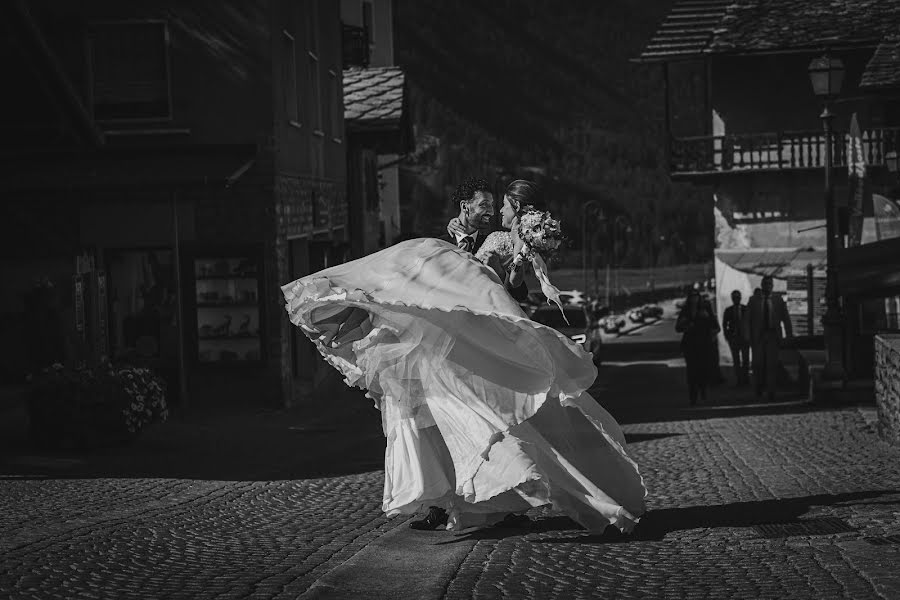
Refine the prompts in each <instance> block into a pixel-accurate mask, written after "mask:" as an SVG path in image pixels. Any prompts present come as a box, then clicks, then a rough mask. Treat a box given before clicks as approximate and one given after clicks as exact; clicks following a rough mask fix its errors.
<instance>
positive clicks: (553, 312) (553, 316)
mask: <svg viewBox="0 0 900 600" xmlns="http://www.w3.org/2000/svg"><path fill="white" fill-rule="evenodd" d="M563 311H565V313H566V319H568V320H569V323H568V325H567V324H566V322H565V321H564V320H563V316H562V314H561V313H560V312H559V309H558V308H546V309H541V310H538V311H537V312H535V313H534V315H532V317H531V318H532V319H533V320H534V321H536V322H538V323H540V324H542V325H546V326H547V327H552V328H554V329H559V328H560V327H576V328H579V329H583V328H585V327H587V321H586V320H585V318H584V311H583V310H581V309H580V308H564V309H563Z"/></svg>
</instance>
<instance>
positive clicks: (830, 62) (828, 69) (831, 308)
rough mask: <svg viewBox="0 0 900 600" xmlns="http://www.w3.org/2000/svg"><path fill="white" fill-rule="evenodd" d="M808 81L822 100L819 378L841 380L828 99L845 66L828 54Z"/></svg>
mask: <svg viewBox="0 0 900 600" xmlns="http://www.w3.org/2000/svg"><path fill="white" fill-rule="evenodd" d="M809 80H810V83H812V88H813V93H814V94H815V95H816V96H817V97H819V98H820V99H821V100H822V103H823V105H824V108H823V110H822V114H821V115H820V117H821V119H822V127H823V129H824V133H825V165H824V166H825V232H826V234H825V235H826V237H827V246H826V263H827V264H826V270H825V276H826V284H825V302H826V309H825V316H824V318H823V319H822V325H823V327H824V333H825V356H826V361H827V364H826V365H825V369H824V370H823V373H822V376H823V377H824V378H825V379H830V380H838V379H844V360H843V333H844V332H843V319H842V317H841V305H840V300H839V296H838V273H837V257H838V253H839V252H840V248H841V237H840V231H839V230H838V227H837V212H836V209H835V205H834V184H833V182H832V173H831V171H832V156H831V154H832V144H833V141H834V140H833V139H832V137H833V136H832V121H833V120H834V113H832V112H831V100H832V99H833V98H834V97H836V96H837V95H838V94H840V92H841V84H842V83H843V81H844V63H843V62H841V60H840V59H839V58H832V57H831V56H830V55H829V54H828V53H827V52H826V53H825V55H824V56H821V57H819V58H814V59H813V60H812V61H811V62H810V63H809Z"/></svg>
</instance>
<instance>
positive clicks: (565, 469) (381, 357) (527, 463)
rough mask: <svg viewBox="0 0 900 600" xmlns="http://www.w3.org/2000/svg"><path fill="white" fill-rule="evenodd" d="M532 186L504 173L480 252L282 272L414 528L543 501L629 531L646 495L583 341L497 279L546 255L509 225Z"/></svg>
mask: <svg viewBox="0 0 900 600" xmlns="http://www.w3.org/2000/svg"><path fill="white" fill-rule="evenodd" d="M517 183H527V184H528V185H525V186H522V185H516V184H517ZM510 192H512V193H510ZM535 192H536V189H535V186H534V184H531V183H530V182H513V184H511V185H510V188H509V189H508V192H507V194H505V196H504V199H503V208H502V210H501V215H502V225H503V227H504V228H506V229H507V230H508V231H503V232H495V233H492V234H491V235H489V236H488V238H487V239H485V240H484V243H483V244H482V246H481V248H480V249H479V250H478V254H477V257H475V256H473V255H472V254H470V253H469V252H466V251H465V250H462V249H460V248H458V247H456V246H454V245H453V244H451V243H449V242H445V241H442V240H438V239H431V238H423V239H414V240H409V241H406V242H401V243H399V244H396V245H394V246H391V247H389V248H387V249H385V250H382V251H380V252H376V253H374V254H371V255H369V256H365V257H363V258H360V259H358V260H355V261H351V262H349V263H345V264H342V265H337V266H334V267H331V268H328V269H325V270H323V271H320V272H318V273H314V274H312V275H308V276H306V277H303V278H301V279H298V280H296V281H294V282H292V283H289V284H287V285H285V286H283V287H282V292H283V293H284V296H285V299H286V302H287V304H286V309H287V312H288V314H289V315H290V318H291V321H292V322H293V323H294V324H295V325H297V326H299V327H300V328H301V329H302V330H303V331H304V333H306V335H307V336H308V337H309V338H310V340H312V342H313V343H314V344H315V345H316V348H317V349H318V350H319V352H320V353H321V354H322V356H323V357H324V358H325V360H326V361H328V362H329V363H330V364H331V365H332V366H333V367H335V368H336V369H338V370H339V371H340V372H341V373H342V374H343V375H344V377H345V383H347V384H348V385H351V386H356V387H360V388H363V389H365V390H367V394H366V395H367V396H368V397H369V398H371V399H372V400H374V402H375V406H376V407H377V408H378V409H379V410H380V411H381V418H382V427H383V430H384V434H385V437H386V438H387V446H386V449H385V482H384V497H383V504H382V508H383V510H384V511H385V513H387V514H388V515H396V514H413V513H416V512H419V511H421V510H424V509H425V508H426V507H430V512H429V514H428V517H426V518H425V519H423V520H421V521H415V522H413V524H412V525H411V526H413V527H415V528H417V529H435V528H437V527H439V526H442V525H443V524H444V523H446V528H447V529H450V530H460V529H465V528H468V527H473V526H487V525H491V524H498V523H501V522H504V523H510V522H512V523H514V522H515V520H516V518H517V516H518V515H520V514H521V513H524V512H525V511H527V510H528V509H529V508H532V507H536V506H542V505H546V504H552V505H553V507H554V508H556V509H558V510H561V511H563V512H565V513H566V514H567V515H568V516H570V517H571V518H572V519H574V520H575V521H577V522H578V523H580V524H581V525H582V526H584V527H585V528H587V529H589V530H592V531H598V532H599V531H603V530H604V529H605V528H606V527H607V526H609V525H613V526H615V527H616V528H618V529H619V530H621V531H623V532H628V531H631V530H632V529H633V527H634V526H635V524H636V523H637V522H638V520H639V519H640V516H641V515H642V514H643V512H644V510H645V506H644V497H645V496H646V488H645V487H644V482H643V479H642V478H641V476H640V474H639V472H638V467H637V465H636V464H635V462H634V461H633V460H632V459H631V458H630V457H629V456H628V454H627V453H626V450H625V438H624V435H623V434H622V431H621V428H620V427H619V425H618V424H617V423H616V421H615V420H614V419H613V418H612V416H610V415H609V413H607V412H606V411H605V410H604V409H603V408H602V407H601V406H600V405H599V404H598V403H597V402H596V400H594V399H593V398H592V397H591V396H590V395H589V394H588V393H587V392H586V390H587V388H588V387H589V386H590V385H591V384H592V383H593V381H594V379H595V377H596V373H597V371H596V367H594V364H593V361H592V359H591V355H590V354H589V353H587V352H585V351H584V350H583V349H582V348H581V346H579V345H577V344H575V343H574V342H572V341H571V340H569V339H568V338H567V337H565V336H564V335H562V334H560V333H558V332H557V331H555V330H554V329H551V328H548V327H545V326H543V325H540V324H538V323H535V322H533V321H531V320H530V319H528V317H527V316H526V315H525V314H524V313H523V312H522V310H521V308H520V307H519V305H518V303H517V302H516V301H515V300H513V299H512V297H511V296H510V295H509V292H508V291H507V287H506V286H505V285H504V282H507V283H508V282H509V280H510V279H512V280H514V281H520V280H521V275H520V274H519V272H520V269H521V268H522V267H521V265H522V264H523V260H524V257H525V256H526V255H528V254H532V255H533V259H534V260H533V263H532V264H534V265H536V267H537V270H538V271H541V270H542V265H543V261H542V260H540V257H539V256H537V255H534V253H530V252H529V251H528V248H527V246H525V245H524V244H523V242H522V240H521V239H519V236H518V235H517V233H516V231H517V228H518V227H517V226H518V222H517V221H518V218H519V216H520V215H521V214H522V213H523V212H524V211H525V209H526V208H527V207H528V205H529V204H531V200H533V196H534V194H535ZM469 200H471V199H469ZM462 202H463V203H465V202H466V200H465V199H464V200H463V201H462ZM451 227H452V225H451ZM482 261H483V262H482ZM537 274H538V277H539V279H542V280H544V279H545V277H541V273H537ZM547 286H549V282H548V281H547V282H546V283H545V281H542V287H544V289H545V293H547V292H548V291H549V292H551V293H549V294H548V297H552V290H554V289H555V288H552V286H550V287H549V288H548V287H547ZM518 518H519V519H523V520H527V518H525V517H518Z"/></svg>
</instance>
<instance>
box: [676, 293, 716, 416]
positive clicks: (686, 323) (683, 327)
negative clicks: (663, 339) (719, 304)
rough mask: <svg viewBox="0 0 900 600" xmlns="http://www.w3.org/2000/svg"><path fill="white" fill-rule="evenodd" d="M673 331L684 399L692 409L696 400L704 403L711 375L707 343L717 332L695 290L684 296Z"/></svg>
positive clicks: (709, 307) (709, 310)
mask: <svg viewBox="0 0 900 600" xmlns="http://www.w3.org/2000/svg"><path fill="white" fill-rule="evenodd" d="M675 331H677V332H679V333H681V334H682V336H681V351H682V353H683V354H684V362H685V367H686V370H687V382H688V398H689V400H690V403H691V405H692V406H693V405H695V404H696V403H697V400H698V398H699V399H700V400H706V390H707V388H708V387H709V383H710V378H711V376H712V374H713V373H712V371H713V369H712V360H711V358H710V356H709V353H710V351H711V348H712V344H711V343H710V340H711V339H715V337H716V335H718V333H719V331H720V327H719V323H718V321H717V319H716V316H715V313H714V312H713V310H712V305H711V304H710V303H709V302H708V301H706V302H704V300H703V298H701V297H700V292H699V291H697V290H696V289H695V290H691V292H690V293H689V294H688V297H687V299H686V300H685V303H684V307H683V308H682V309H681V312H680V313H679V314H678V319H677V320H676V321H675Z"/></svg>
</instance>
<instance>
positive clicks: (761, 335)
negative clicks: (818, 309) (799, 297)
mask: <svg viewBox="0 0 900 600" xmlns="http://www.w3.org/2000/svg"><path fill="white" fill-rule="evenodd" d="M760 287H761V290H760V294H759V296H757V295H756V294H754V297H753V298H751V299H750V302H749V303H748V306H747V311H746V313H745V315H744V329H745V332H746V333H745V335H746V336H747V338H748V340H749V341H750V347H751V348H752V350H753V379H754V380H755V384H756V396H757V397H761V396H762V394H763V392H764V391H765V392H766V395H767V398H768V400H769V401H770V402H771V401H773V400H775V385H776V382H777V377H778V369H779V367H780V363H779V360H778V351H779V349H780V347H781V346H782V344H783V343H784V342H785V341H786V340H790V339H791V338H793V330H792V327H791V319H790V317H789V316H788V312H787V305H786V304H785V303H784V300H782V298H781V296H778V295H776V294H773V293H772V288H773V287H774V281H773V279H772V276H771V275H766V276H765V277H763V278H762V283H761V284H760ZM782 327H783V328H784V330H783V331H782Z"/></svg>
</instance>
